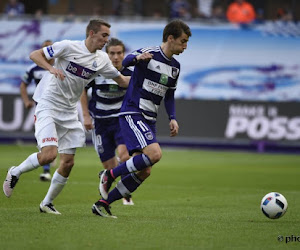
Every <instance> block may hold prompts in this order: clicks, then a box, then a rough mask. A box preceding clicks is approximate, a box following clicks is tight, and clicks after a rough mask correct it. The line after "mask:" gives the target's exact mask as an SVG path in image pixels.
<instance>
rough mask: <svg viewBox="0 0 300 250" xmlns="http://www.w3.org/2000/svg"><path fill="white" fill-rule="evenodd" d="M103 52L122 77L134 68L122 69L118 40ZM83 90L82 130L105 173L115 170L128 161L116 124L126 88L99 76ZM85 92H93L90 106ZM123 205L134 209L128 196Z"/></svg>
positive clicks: (120, 42) (122, 57)
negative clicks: (90, 132)
mask: <svg viewBox="0 0 300 250" xmlns="http://www.w3.org/2000/svg"><path fill="white" fill-rule="evenodd" d="M105 49H106V52H107V54H108V56H109V58H110V60H111V61H112V64H113V65H114V66H115V67H116V69H117V70H119V71H120V72H121V73H122V74H123V75H125V76H131V74H132V71H133V67H129V68H125V67H123V66H122V61H123V59H124V56H125V45H124V43H123V42H122V41H120V40H119V39H117V38H111V39H110V40H109V42H108V43H107V44H106V46H105ZM85 89H86V91H83V93H82V95H81V106H82V111H83V118H84V126H85V128H86V129H87V130H92V140H93V143H94V147H95V150H96V152H97V154H98V156H99V158H100V160H101V162H102V165H103V167H104V169H112V168H114V167H116V166H118V164H119V162H124V161H127V160H128V159H129V154H128V151H127V148H126V145H125V142H124V138H123V136H122V133H121V128H120V124H119V113H120V109H121V105H122V101H123V99H124V96H125V93H126V90H127V88H122V87H120V86H118V85H117V84H116V82H114V81H113V80H111V79H106V78H105V77H103V76H102V75H99V76H98V77H96V78H95V80H93V81H92V82H90V83H89V84H88V85H87V86H86V88H85ZM88 89H91V90H92V95H91V99H90V100H89V102H88V96H87V91H88ZM115 151H117V153H118V157H116V154H115ZM100 173H101V172H100ZM123 204H124V205H134V203H133V200H132V198H131V196H127V197H124V198H123Z"/></svg>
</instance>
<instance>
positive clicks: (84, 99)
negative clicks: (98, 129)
mask: <svg viewBox="0 0 300 250" xmlns="http://www.w3.org/2000/svg"><path fill="white" fill-rule="evenodd" d="M80 102H81V108H82V114H83V125H84V127H85V129H86V130H90V129H93V128H94V126H93V121H92V118H91V116H90V113H89V109H88V96H87V92H86V90H83V92H82V94H81V97H80Z"/></svg>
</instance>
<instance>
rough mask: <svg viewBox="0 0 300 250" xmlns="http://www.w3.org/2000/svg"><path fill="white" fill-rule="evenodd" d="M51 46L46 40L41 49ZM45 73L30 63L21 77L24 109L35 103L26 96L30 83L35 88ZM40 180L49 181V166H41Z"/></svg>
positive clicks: (51, 62) (52, 62)
mask: <svg viewBox="0 0 300 250" xmlns="http://www.w3.org/2000/svg"><path fill="white" fill-rule="evenodd" d="M52 44H53V42H52V41H51V40H46V41H44V42H43V44H42V46H41V48H44V47H47V46H50V45H52ZM49 63H50V64H51V65H53V64H54V59H51V60H50V61H49ZM46 72H47V71H46V70H45V69H43V68H41V67H40V66H38V65H36V64H35V63H32V64H31V65H30V66H29V68H28V69H27V70H26V72H25V74H24V75H23V77H22V81H21V84H20V93H21V97H22V100H23V102H24V106H25V108H26V109H30V108H32V107H34V106H35V102H34V101H33V100H31V99H30V98H29V96H28V92H27V87H28V86H29V84H31V83H32V82H34V83H35V84H36V86H37V85H38V84H39V82H40V81H41V79H42V78H43V76H44V74H45V73H46ZM40 180H41V181H51V174H50V164H46V165H44V166H43V173H41V174H40Z"/></svg>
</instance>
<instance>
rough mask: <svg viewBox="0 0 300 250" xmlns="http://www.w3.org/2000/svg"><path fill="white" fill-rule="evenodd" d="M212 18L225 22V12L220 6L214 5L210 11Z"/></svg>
mask: <svg viewBox="0 0 300 250" xmlns="http://www.w3.org/2000/svg"><path fill="white" fill-rule="evenodd" d="M212 17H213V18H215V19H220V20H224V21H225V20H226V15H225V11H224V8H223V6H222V5H215V6H213V9H212Z"/></svg>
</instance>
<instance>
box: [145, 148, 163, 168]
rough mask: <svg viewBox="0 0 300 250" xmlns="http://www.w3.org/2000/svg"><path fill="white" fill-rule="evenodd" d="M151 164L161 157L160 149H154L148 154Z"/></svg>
mask: <svg viewBox="0 0 300 250" xmlns="http://www.w3.org/2000/svg"><path fill="white" fill-rule="evenodd" d="M148 157H149V159H150V161H151V163H152V165H153V164H155V163H157V162H159V161H160V159H161V157H162V153H161V151H160V150H155V151H152V152H151V154H150V155H148Z"/></svg>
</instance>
